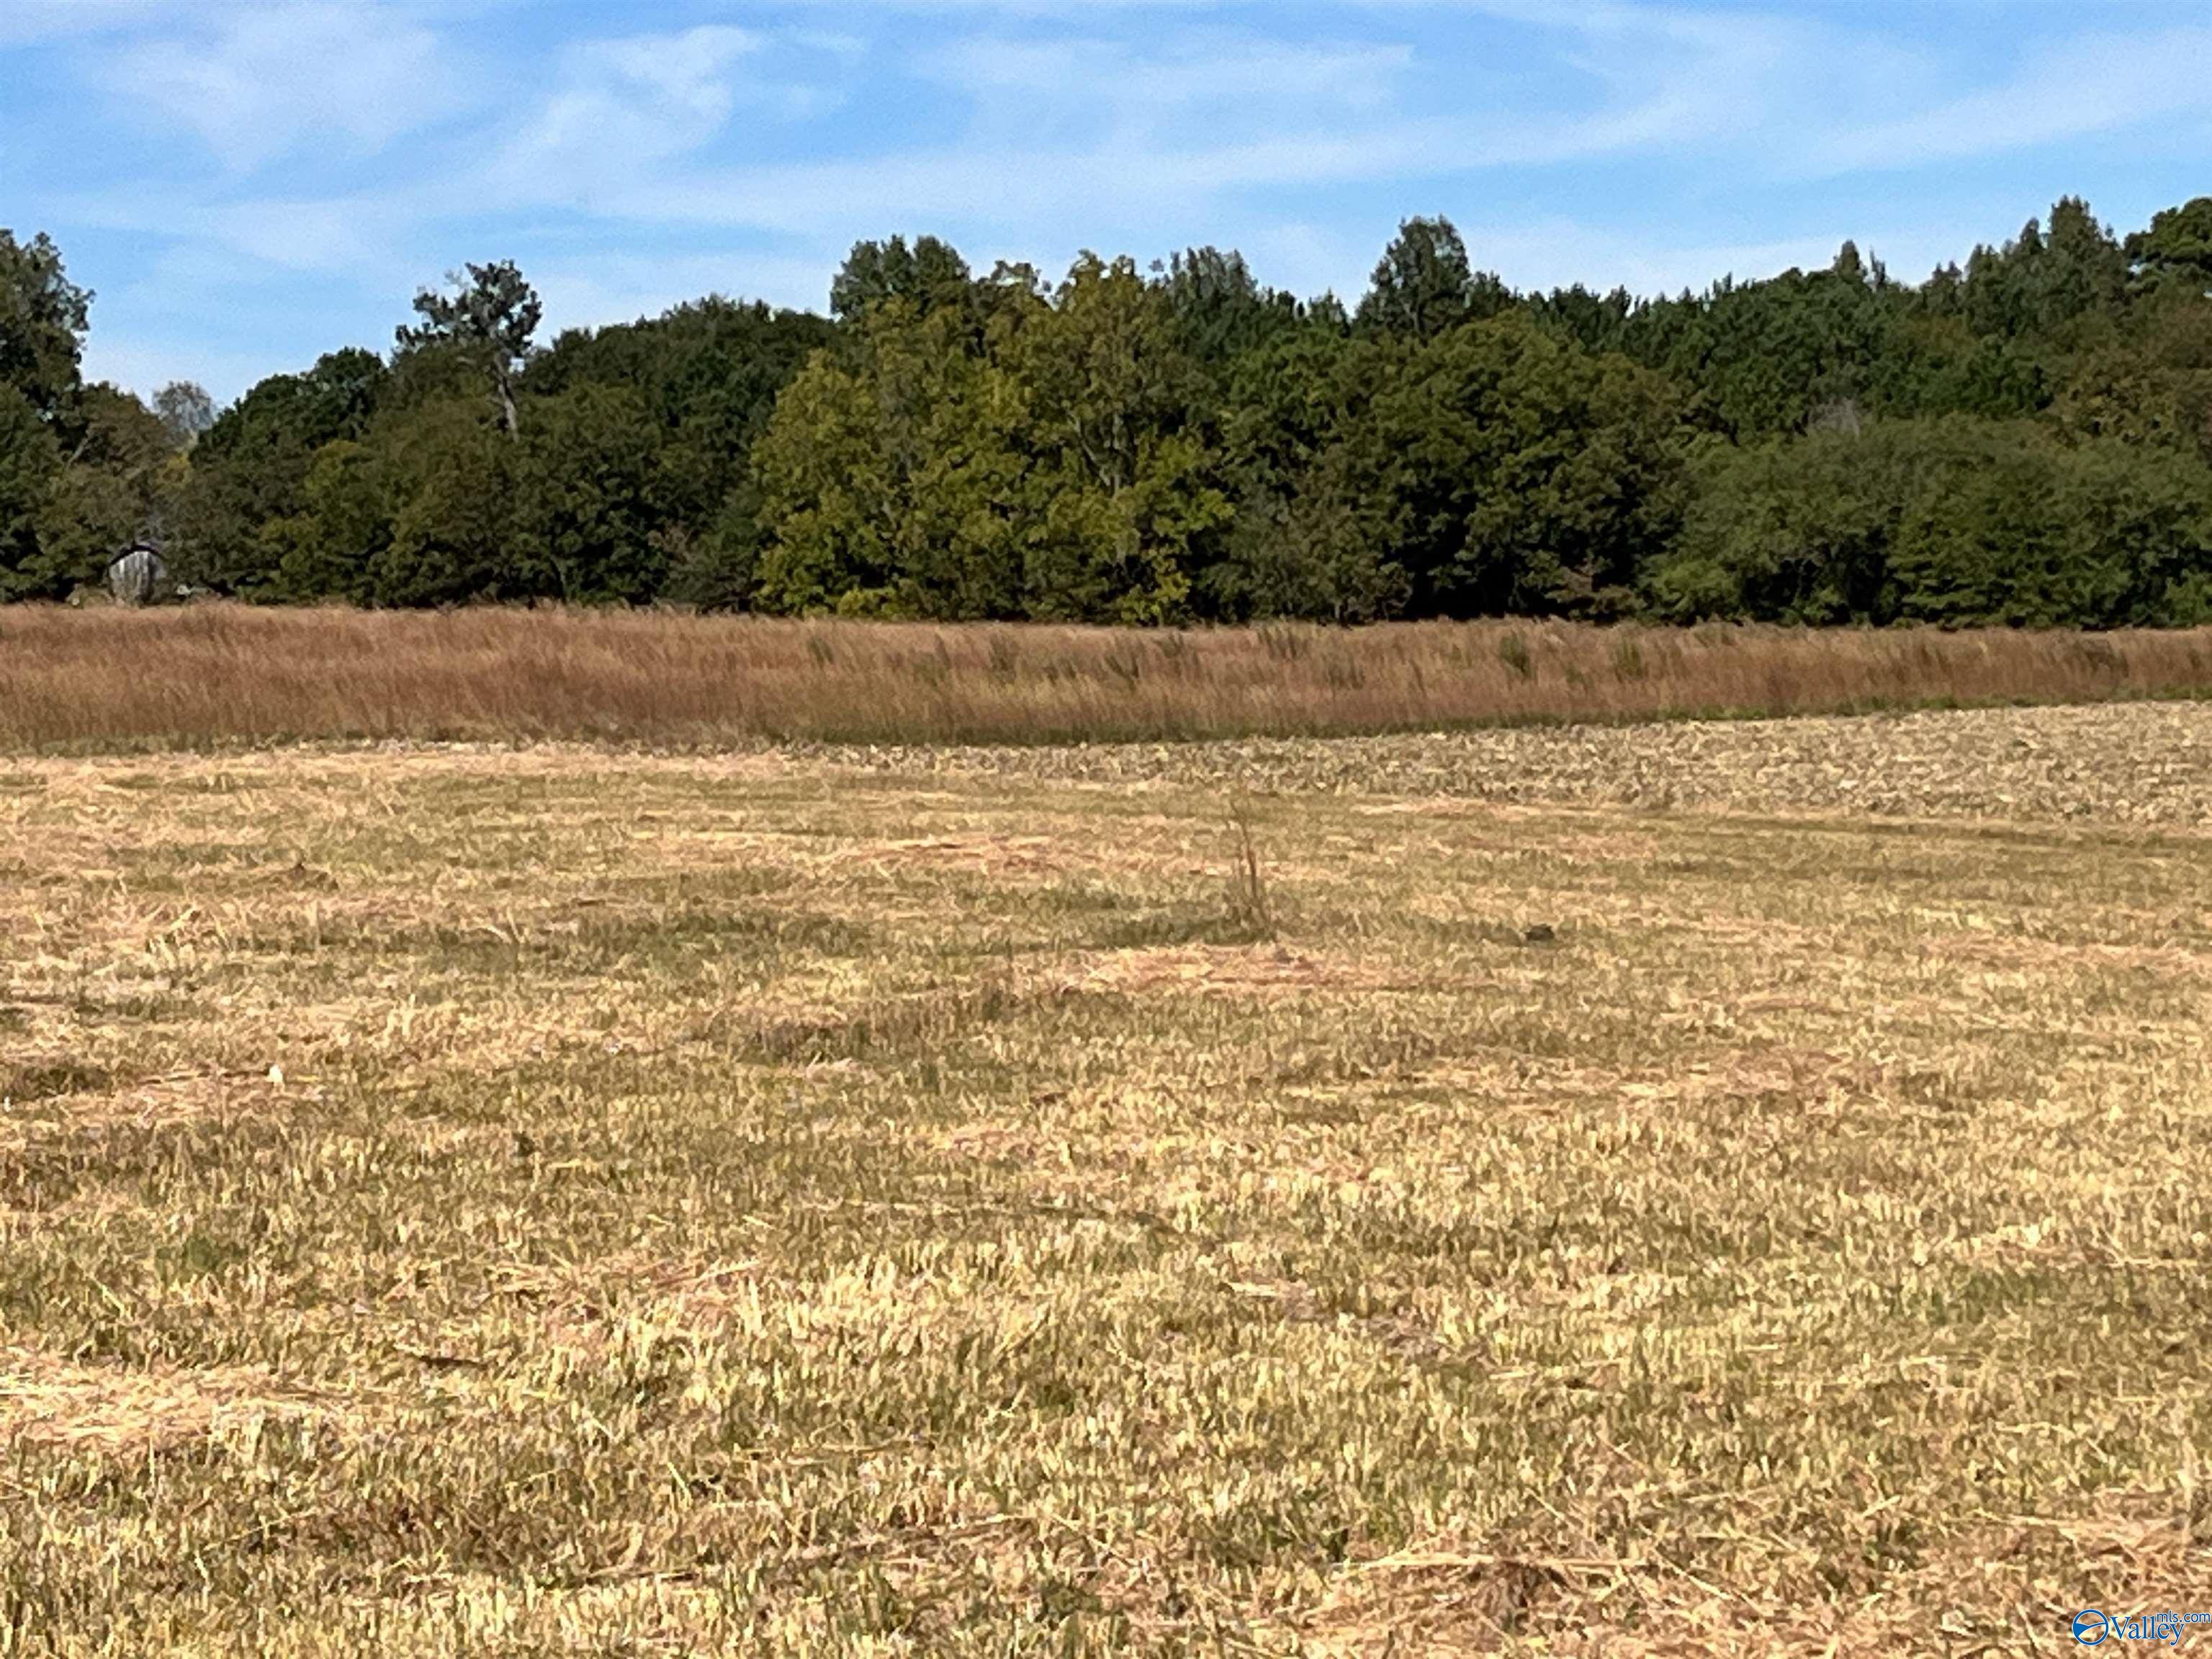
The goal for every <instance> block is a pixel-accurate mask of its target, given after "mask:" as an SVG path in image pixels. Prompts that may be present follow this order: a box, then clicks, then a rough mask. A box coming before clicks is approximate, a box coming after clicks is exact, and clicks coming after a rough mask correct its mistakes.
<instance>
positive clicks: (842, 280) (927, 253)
mask: <svg viewBox="0 0 2212 1659" xmlns="http://www.w3.org/2000/svg"><path fill="white" fill-rule="evenodd" d="M971 286H972V278H971V277H970V276H969V270H968V262H967V261H966V260H965V259H963V258H961V257H960V255H959V253H958V252H957V250H955V249H954V248H953V246H951V244H950V243H948V242H942V241H939V240H938V239H937V238H936V237H934V236H917V237H915V240H914V246H912V247H908V246H907V240H906V238H905V237H903V236H894V237H892V238H891V239H890V240H888V241H884V242H856V243H854V245H853V251H852V252H850V253H848V255H846V256H845V263H844V265H843V266H842V269H840V270H839V271H838V272H837V274H836V276H835V277H833V278H832V279H831V280H830V283H829V314H830V315H831V316H833V317H835V318H836V319H837V320H838V321H839V322H841V323H856V322H859V321H860V319H862V318H864V317H866V315H867V314H868V313H870V312H871V311H873V310H875V309H876V308H877V307H880V306H883V305H884V304H887V303H889V302H890V301H893V300H902V301H906V302H907V303H908V305H909V306H911V307H914V308H915V309H916V310H919V311H930V310H933V309H935V308H936V307H939V306H961V305H964V304H966V303H967V302H968V301H969V297H970V296H969V289H970V287H971Z"/></svg>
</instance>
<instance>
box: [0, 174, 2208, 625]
mask: <svg viewBox="0 0 2212 1659" xmlns="http://www.w3.org/2000/svg"><path fill="white" fill-rule="evenodd" d="M91 301H92V296H91V295H89V294H88V293H86V292H85V291H84V290H83V289H81V288H78V287H76V285H74V284H73V283H70V280H69V279H68V276H67V274H66V272H65V270H64V264H63V259H62V256H61V253H60V252H59V250H58V249H57V248H55V247H54V246H53V244H52V242H51V241H50V240H48V239H47V238H46V237H45V236H43V235H35V236H32V237H30V238H29V239H28V240H19V239H18V238H16V237H15V235H14V234H10V233H8V232H0V598H40V597H46V598H52V597H59V596H60V595H62V594H64V593H66V592H68V591H69V590H70V587H71V586H73V585H75V584H76V583H78V582H82V581H85V580H89V579H90V578H91V577H93V576H94V575H96V574H97V573H98V570H99V568H100V565H101V564H102V563H103V562H105V561H106V558H107V557H109V556H112V553H113V552H114V551H115V550H117V549H118V547H119V546H121V545H124V544H127V543H128V542H129V541H130V540H131V539H134V538H138V537H142V536H149V535H150V536H154V537H155V538H158V539H159V540H161V542H162V544H164V545H165V547H166V548H167V550H168V552H169V556H170V561H171V563H172V566H173V568H175V569H176V570H177V572H178V574H179V575H180V576H181V577H183V578H184V579H185V580H188V581H191V582H193V583H196V584H197V585H200V586H204V587H207V588H210V589H212V590H214V591H216V592H225V593H230V594H234V595H237V596H239V597H241V598H246V599H254V600H258V601H282V600H307V599H325V598H337V599H347V600H350V601H353V602H356V603H359V604H364V605H432V604H451V603H460V602H466V601H470V600H478V599H501V600H514V599H525V600H527V599H560V600H564V601H568V602H607V603H618V604H632V605H636V604H648V603H658V602H672V603H678V604H685V605H702V606H708V607H721V608H749V609H754V610H760V611H775V612H781V613H789V614H805V613H811V612H829V611H836V612H842V613H844V614H848V615H872V616H913V617H943V618H947V619H957V618H969V617H1006V618H1020V617H1033V618H1053V619H1070V620H1087V621H1103V622H1119V623H1170V622H1191V621H1240V620H1248V619H1255V618H1267V617H1311V618H1316V619H1320V620H1325V621H1333V622H1358V621H1364V620H1369V619H1372V618H1378V617H1403V616H1474V615H1495V614H1527V615H1556V616H1571V617H1595V618H1624V617H1654V618H1680V619H1689V618H1696V617H1765V618H1773V619H1781V620H1791V621H1799V622H1806V623H1841V622H1859V623H1890V622H1899V621H1912V620H1920V621H1929V622H1936V623H1969V622H2000V623H2021V624H2044V623H2074V624H2080V625H2085V626H2092V627H2105V626H2116V625H2121V624H2156V623H2193V622H2197V621H2200V620H2203V619H2205V618H2207V617H2212V197H2200V198H2198V199H2197V200H2195V201H2191V202H2189V203H2186V204H2182V205H2179V206H2177V207H2174V208H2171V209H2168V210H2165V211H2162V212H2160V213H2158V214H2157V215H2155V216H2154V217H2153V218H2152V220H2151V222H2150V223H2149V224H2148V225H2147V226H2145V227H2143V228H2140V229H2138V230H2136V231H2135V232H2134V233H2132V234H2128V235H2126V236H2124V237H2121V236H2118V235H2115V234H2114V233H2113V232H2112V230H2111V229H2110V228H2108V227H2106V225H2104V224H2103V223H2102V222H2100V221H2099V220H2098V219H2097V217H2096V216H2095V215H2094V214H2093V211H2092V210H2090V208H2089V206H2088V204H2086V203H2085V202H2082V201H2081V200H2080V199H2079V198H2077V197H2065V198H2063V199H2061V200H2060V201H2059V202H2057V204H2055V205H2054V206H2053V207H2052V209H2051V213H2050V214H2049V216H2048V217H2047V218H2045V219H2038V220H2031V221H2029V222H2027V224H2026V225H2024V226H2023V227H2021V229H2020V230H2019V231H2018V232H2017V233H2016V234H2014V235H2012V236H2010V237H2008V238H2007V239H2005V240H2002V241H1999V242H1996V243H1993V244H1988V245H1984V246H1979V247H1977V248H1975V249H1973V250H1972V252H1971V253H1970V254H1969V255H1968V256H1967V257H1966V258H1965V259H1964V260H1963V261H1961V262H1960V263H1957V264H1947V265H1945V266H1943V267H1942V268H1941V269H1939V270H1936V271H1935V272H1933V273H1931V274H1930V275H1929V276H1928V277H1927V278H1926V279H1925V280H1924V281H1922V282H1920V283H1907V282H1900V281H1899V280H1897V279H1896V278H1894V277H1893V276H1892V275H1891V274H1890V272H1889V271H1888V270H1887V269H1886V268H1885V267H1884V265H1883V264H1882V263H1881V260H1880V259H1879V258H1877V257H1875V254H1874V253H1873V252H1871V251H1866V252H1863V251H1862V250H1861V249H1860V248H1859V247H1858V246H1855V245H1854V244H1852V243H1849V242H1846V243H1844V245H1843V246H1842V247H1841V248H1840V249H1839V250H1838V253H1837V255H1836V257H1835V258H1834V259H1833V260H1832V261H1831V262H1830V263H1828V264H1826V265H1824V266H1822V267H1820V268H1819V269H1815V270H1788V271H1784V272H1783V273H1781V274H1780V275H1778V276H1773V277H1771V278H1768V279H1765V280H1763V281H1759V282H1737V281H1735V280H1732V279H1728V278H1723V279H1722V280H1720V281H1717V282H1716V283H1713V284H1712V285H1711V286H1710V287H1708V288H1707V289H1705V290H1704V291H1702V292H1699V293H1684V294H1681V295H1674V296H1672V297H1656V298H1640V297H1638V296H1635V295H1631V294H1629V293H1627V292H1626V291H1624V290H1619V289H1616V290H1613V291H1612V292H1608V293H1599V292H1595V291H1594V290H1591V289H1585V288H1581V287H1575V288H1567V289H1555V290H1553V291H1552V292H1549V293H1526V294H1522V293H1516V292H1514V291H1513V290H1512V289H1510V288H1509V287H1508V286H1507V284H1505V283H1504V282H1502V281H1501V280H1500V279H1499V278H1498V277H1497V276H1495V275H1492V274H1489V273H1487V272H1485V271H1484V270H1481V269H1480V265H1479V264H1478V262H1477V260H1476V259H1475V258H1474V257H1473V256H1472V255H1471V254H1470V252H1469V250H1468V247H1467V246H1466V243H1465V241H1464V240H1463V239H1462V237H1461V235H1460V234H1459V233H1458V232H1457V231H1456V230H1455V228H1453V226H1452V225H1451V223H1450V222H1449V221H1448V220H1445V219H1443V218H1440V217H1411V218H1407V219H1406V220H1405V221H1404V222H1402V223H1401V225H1400V227H1399V229H1398V232H1397V234H1395V237H1393V239H1392V240H1391V241H1390V243H1389V246H1387V247H1386V248H1385V249H1384V250H1383V253H1382V255H1381V257H1380V258H1379V259H1378V260H1377V262H1376V265H1375V268H1374V272H1373V275H1372V277H1371V279H1370V283H1369V286H1368V289H1367V290H1366V292H1365V293H1364V295H1360V296H1359V297H1358V301H1357V303H1356V304H1355V305H1353V306H1352V307H1350V308H1348V309H1347V307H1346V306H1345V305H1343V304H1340V303H1339V302H1338V301H1337V300H1336V299H1335V297H1334V296H1333V295H1321V296H1318V297H1316V298H1314V299H1311V300H1301V299H1299V298H1298V297H1297V296H1296V295H1291V294H1287V293H1284V292H1282V291H1280V290H1279V289H1273V288H1270V287H1268V286H1267V285H1266V284H1265V283H1263V282H1262V281H1261V278H1260V277H1259V276H1258V275H1256V274H1255V272H1254V271H1253V270H1252V269H1251V267H1250V266H1249V264H1247V262H1246V261H1245V259H1244V258H1243V256H1242V255H1240V254H1238V253H1237V252H1235V251H1234V250H1231V249H1224V248H1218V247H1212V246H1202V247H1194V248H1190V249H1187V250H1184V251H1182V252H1178V253H1176V254H1174V255H1172V256H1171V257H1170V258H1167V259H1165V260H1164V261H1161V262H1158V263H1156V264H1152V265H1151V266H1150V267H1149V268H1148V269H1140V268H1139V266H1138V264H1136V263H1135V262H1134V261H1133V260H1132V259H1129V258H1111V257H1105V256H1101V255H1097V254H1091V253H1085V254H1084V255H1083V256H1082V257H1081V258H1079V259H1077V260H1076V261H1075V262H1074V263H1073V265H1072V266H1071V267H1070V268H1069V269H1068V270H1067V271H1066V273H1065V275H1064V276H1061V277H1060V278H1059V279H1058V280H1057V281H1053V280H1048V278H1047V277H1046V276H1043V275H1042V274H1040V273H1039V272H1037V271H1036V270H1033V269H1031V268H1030V267H1028V266H1024V265H1011V264H1000V265H997V266H996V267H994V268H993V269H991V270H988V271H981V270H977V269H976V268H975V267H973V266H971V265H970V264H969V262H968V260H966V259H965V258H963V257H962V256H961V254H960V253H959V252H958V251H957V249H955V248H953V247H952V246H950V245H949V244H948V243H946V242H945V241H943V240H939V239H938V238H935V237H932V236H927V235H922V236H916V237H912V238H909V237H907V236H904V235H894V236H890V237H888V238H885V239H884V240H872V241H864V242H861V243H860V244H858V245H856V246H854V249H853V251H852V253H851V255H850V257H849V258H848V259H847V261H846V263H845V264H844V266H843V268H842V270H839V271H838V272H837V273H836V276H835V278H834V280H833V281H832V283H831V284H830V288H829V315H828V316H826V317H824V316H816V315H811V314H808V313H798V312H791V311H778V310H772V309H771V308H769V307H766V306H764V305H760V304H756V303H748V302H744V301H732V300H728V299H724V298H720V297H719V296H718V297H712V298H708V299H705V300H702V301H696V302H694V303H691V304H688V305H683V306H678V307H675V308H674V309H672V310H671V311H669V312H667V313H664V314H662V315H660V316H659V317H653V318H647V319H639V320H637V321H635V322H632V323H626V324H619V325H612V326H608V327H603V328H597V329H581V330H571V331H567V332H564V333H562V334H561V335H560V336H559V337H557V338H555V339H554V340H552V341H551V342H550V343H544V342H542V341H541V340H540V339H539V338H538V331H539V327H540V325H541V322H542V310H541V307H540V304H539V301H538V295H537V294H536V292H535V290H534V289H532V287H531V285H530V283H528V281H527V280H526V278H525V276H524V275H523V273H522V272H521V271H520V270H519V269H518V268H517V267H516V266H515V265H514V264H512V263H510V262H506V261H492V262H488V263H485V264H470V265H468V266H467V267H465V269H464V270H461V271H459V272H456V273H453V275H452V276H449V277H448V279H447V285H446V286H445V287H443V288H436V289H423V290H422V292H420V293H418V294H417V295H416V296H415V298H414V301H413V307H412V309H413V319H412V320H411V321H410V322H408V323H405V324H404V325H401V326H399V327H398V328H397V329H396V330H395V333H394V344H393V349H392V351H391V352H390V354H389V355H388V356H387V355H380V354H379V353H377V352H374V351H372V350H368V349H359V348H347V349H339V350H335V351H332V352H331V353H329V354H327V355H326V356H323V357H322V358H320V359H319V360H318V361H317V362H314V363H313V365H311V366H309V367H307V368H304V369H301V370H300V371H299V372H297V373H293V374H278V375H275V376H272V377H270V379H268V380H264V381H262V382H260V383H259V384H258V385H257V386H253V387H252V388H251V389H250V390H249V391H248V392H246V393H245V395H244V396H242V397H240V398H238V399H237V400H236V401H235V402H234V403H232V404H229V405H228V407H224V408H222V409H220V410H218V409H216V407H215V406H214V405H213V404H212V402H211V400H210V399H209V398H207V396H206V394H205V393H204V392H201V391H200V389H199V388H198V387H197V386H192V385H191V384H190V383H177V384H173V385H172V386H167V387H165V388H163V389H162V390H161V392H160V393H159V394H158V395H157V396H156V398H155V400H154V404H153V406H152V407H150V408H149V407H148V406H147V405H145V404H141V403H140V402H139V401H138V399H137V398H134V397H132V396H131V395H130V394H129V393H127V392H122V391H119V390H118V389H117V388H115V387H112V386H100V385H92V384H88V383H86V382H85V381H84V380H83V378H82V371H81V369H80V367H79V365H80V362H81V361H82V346H83V342H84V338H85V331H86V329H87V327H88V322H89V317H90V310H89V307H90V305H91Z"/></svg>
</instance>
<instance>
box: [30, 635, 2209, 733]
mask: <svg viewBox="0 0 2212 1659" xmlns="http://www.w3.org/2000/svg"><path fill="white" fill-rule="evenodd" d="M1622 632H1623V630H1621V629H1604V628H1593V627H1588V626H1583V625H1580V624H1572V623H1527V622H1512V623H1390V624H1386V625H1383V626H1379V627H1374V628H1367V629H1356V630H1351V631H1343V630H1331V629H1322V628H1316V627H1308V626H1303V625H1301V626H1272V625H1271V626H1268V627H1265V628H1260V629H1214V630H1200V631H1195V632H1182V631H1173V630H1160V631H1152V632H1129V631H1117V630H1114V629H1085V628H1061V627H1046V626H1031V625H1018V624H1012V623H1006V624H971V625H963V626H936V625H931V624H927V623H885V624H877V623H851V622H781V621H774V620H769V619H765V618H757V617H742V618H740V617H686V616H679V615H674V614H666V613H632V612H599V611H560V610H538V611H512V610H506V611H503V610H471V611H454V612H404V611H403V612H363V611H343V610H288V611H275V610H256V609H252V608H250V607H246V606H242V605H224V604H205V605H191V606H187V607H185V608H183V609H179V610H168V611H125V610H120V609H114V608H99V609H94V610H88V611H70V610H68V609H66V608H61V607H52V606H17V607H13V608H10V609H9V610H8V611H6V612H5V613H4V614H0V748H12V749H17V750H67V749H75V750H100V749H110V748H118V747H120V748H158V747H163V746H184V747H194V748H201V747H211V746H220V745H233V744H258V743H266V742H270V741H276V740H280V739H288V738H369V739H388V738H416V739H428V740H449V739H465V740H492V741H503V742H513V741H525V740H536V739H542V738H586V739H614V740H617V741H621V742H624V743H634V744H678V745H684V744H729V743H737V742H746V741H758V740H762V739H778V740H790V739H808V740H826V741H837V742H860V743H886V742H888V743H1040V742H1055V741H1078V740H1080V741H1089V742H1106V741H1125V740H1133V741H1151V740H1158V739H1165V738H1221V737H1239V736H1249V735H1257V734H1263V733H1264V734H1274V735H1281V736H1305V735H1316V736H1318V735H1329V734H1337V733H1351V732H1387V731H1403V730H1414V729H1433V728H1437V727H1443V726H1486V725H1498V724H1516V723H1526V722H1531V721H1538V722H1541V721H1557V720H1594V721H1613V720H1635V719H1644V718H1649V717H1651V716H1655V715H1668V716H1680V715H1691V714H1802V713H1811V712H1821V711H1830V710H1854V709H1863V708H1897V707H1910V706H1914V705H1920V704H1943V705H1950V704H1966V703H2015V702H2087V701H2099V700H2104V699H2109V698H2134V697H2147V696H2201V695H2203V694H2205V693H2207V692H2208V691H2212V629H2195V630H2177V631H2170V632H2162V631H2133V632H2116V633H2111V634H2102V635H2083V634H2078V633H2068V632H2051V633H2027V632H2020V631H2013V630H2006V629H1978V630H1971V631H1962V632H1956V633H1945V632H1939V631H1936V630H1933V629H1886V630H1853V629H1828V630H1799V629H1778V628H1766V627H1751V626H1733V625H1731V626H1718V625H1715V626H1708V627H1700V628H1697V629H1636V630H1634V647H1635V649H1634V653H1633V658H1634V660H1635V661H1636V663H1637V664H1638V672H1636V673H1634V674H1626V673H1624V672H1623V671H1621V669H1620V664H1621V662H1622V661H1623V660H1626V657H1625V655H1624V653H1623V652H1622V650H1621V635H1622ZM1508 641H1510V642H1511V647H1510V649H1503V648H1502V647H1505V645H1506V642H1508Z"/></svg>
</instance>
